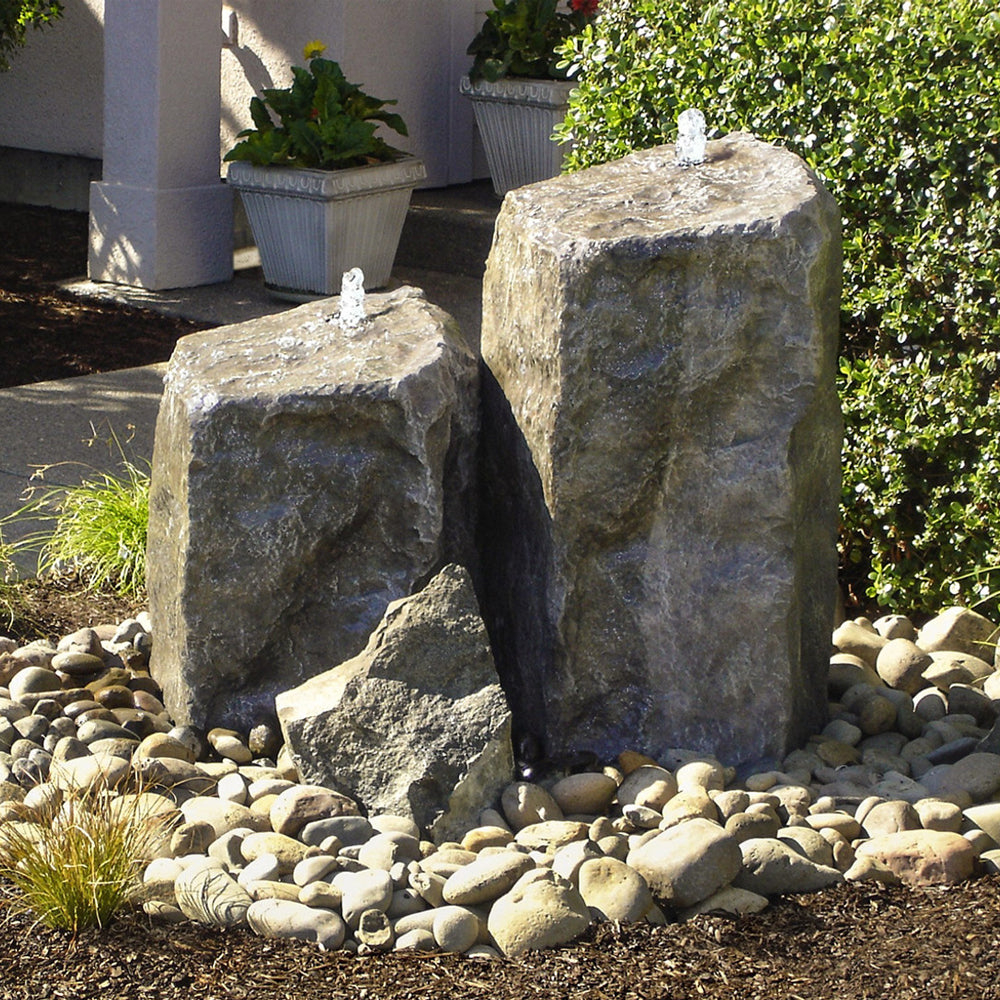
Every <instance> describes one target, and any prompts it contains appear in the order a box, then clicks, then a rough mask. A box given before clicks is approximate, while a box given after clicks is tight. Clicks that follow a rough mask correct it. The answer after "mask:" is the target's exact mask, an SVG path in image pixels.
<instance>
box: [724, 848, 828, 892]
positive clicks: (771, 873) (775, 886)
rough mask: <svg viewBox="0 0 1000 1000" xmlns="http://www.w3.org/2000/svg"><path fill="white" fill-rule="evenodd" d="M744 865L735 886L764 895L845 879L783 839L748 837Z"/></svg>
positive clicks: (805, 889) (823, 886)
mask: <svg viewBox="0 0 1000 1000" xmlns="http://www.w3.org/2000/svg"><path fill="white" fill-rule="evenodd" d="M740 850H741V851H742V854H743V867H742V868H741V869H740V871H739V874H738V875H737V876H736V877H735V878H734V879H733V885H735V886H737V887H738V888H740V889H748V890H749V891H750V892H756V893H758V894H759V895H761V896H778V895H782V894H784V893H795V892H818V891H819V890H820V889H826V888H827V887H828V886H831V885H837V884H838V883H840V882H842V881H843V880H844V877H843V875H841V873H840V872H839V871H837V869H836V868H829V867H827V866H825V865H818V864H816V863H815V862H813V861H810V860H809V859H808V858H806V857H804V856H803V855H801V854H800V853H799V852H798V851H796V850H795V849H794V848H792V847H791V846H789V845H788V844H787V843H785V842H784V841H783V840H771V839H759V840H745V841H743V843H742V844H740Z"/></svg>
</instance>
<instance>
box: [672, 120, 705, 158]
mask: <svg viewBox="0 0 1000 1000" xmlns="http://www.w3.org/2000/svg"><path fill="white" fill-rule="evenodd" d="M704 162H705V116H704V115H703V114H702V113H701V112H700V111H698V110H697V108H688V109H687V111H682V112H681V113H680V115H678V117H677V166H679V167H694V166H697V165H698V164H699V163H704Z"/></svg>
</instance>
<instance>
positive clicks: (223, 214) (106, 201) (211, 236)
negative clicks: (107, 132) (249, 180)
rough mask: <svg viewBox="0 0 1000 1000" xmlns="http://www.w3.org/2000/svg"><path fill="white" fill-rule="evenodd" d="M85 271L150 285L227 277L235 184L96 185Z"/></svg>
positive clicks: (94, 277) (153, 288)
mask: <svg viewBox="0 0 1000 1000" xmlns="http://www.w3.org/2000/svg"><path fill="white" fill-rule="evenodd" d="M87 273H88V275H89V276H90V278H91V279H92V280H94V281H108V282H113V283H114V284H116V285H132V286H135V287H138V288H148V289H150V290H151V291H156V290H157V289H162V288H190V287H192V286H195V285H211V284H215V283H216V282H221V281H229V280H230V279H231V278H232V276H233V193H232V191H230V190H229V188H227V187H226V185H225V184H222V183H221V182H220V183H218V184H207V185H201V186H198V187H186V188H173V189H166V190H156V189H154V188H142V187H135V186H133V185H129V184H115V183H107V182H103V181H98V182H95V183H93V184H91V186H90V255H89V260H88V264H87Z"/></svg>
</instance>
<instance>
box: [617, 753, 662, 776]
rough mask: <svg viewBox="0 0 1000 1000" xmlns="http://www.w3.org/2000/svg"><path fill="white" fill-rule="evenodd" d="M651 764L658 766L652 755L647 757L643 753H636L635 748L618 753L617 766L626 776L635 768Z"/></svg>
mask: <svg viewBox="0 0 1000 1000" xmlns="http://www.w3.org/2000/svg"><path fill="white" fill-rule="evenodd" d="M647 765H652V766H653V767H659V764H658V763H657V762H656V761H655V760H653V758H652V757H647V756H646V755H645V754H644V753H637V752H636V751H635V750H623V751H622V752H621V753H620V754H619V755H618V766H619V767H620V768H621V769H622V773H623V774H625V776H626V777H628V775H630V774H631V773H632V772H633V771H634V770H636V768H639V767H645V766H647Z"/></svg>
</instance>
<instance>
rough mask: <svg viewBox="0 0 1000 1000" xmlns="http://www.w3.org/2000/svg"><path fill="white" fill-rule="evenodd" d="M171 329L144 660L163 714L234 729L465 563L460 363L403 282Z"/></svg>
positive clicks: (459, 350)
mask: <svg viewBox="0 0 1000 1000" xmlns="http://www.w3.org/2000/svg"><path fill="white" fill-rule="evenodd" d="M336 307H337V301H336V300H323V301H320V302H315V303H310V304H308V305H305V306H301V307H300V308H298V309H293V310H290V311H288V312H285V313H281V314H279V315H278V316H273V317H266V318H264V319H259V320H253V321H251V322H248V323H243V324H240V325H238V326H232V327H224V328H221V329H217V330H212V331H208V332H205V333H199V334H195V335H192V336H190V337H186V338H184V339H183V340H182V341H181V342H180V343H179V344H178V346H177V349H176V350H175V351H174V354H173V357H172V358H171V362H170V368H169V370H168V373H167V377H166V387H165V392H164V396H163V401H162V403H161V406H160V413H159V418H158V420H157V427H156V444H155V448H154V455H153V481H152V488H151V495H150V521H149V600H150V607H151V611H152V614H153V617H154V619H155V620H156V622H157V633H158V635H159V636H161V637H162V638H161V639H160V640H159V641H158V642H157V644H156V650H155V653H154V662H153V664H152V670H153V673H154V675H155V676H156V677H157V679H158V680H159V682H160V684H161V686H162V688H163V693H164V696H165V700H166V704H167V707H168V708H169V710H170V712H171V714H172V716H173V717H174V720H175V721H176V722H177V723H178V724H186V723H194V724H196V725H202V726H204V725H206V724H207V723H208V722H209V721H211V722H212V723H213V724H216V725H233V726H238V727H239V728H242V729H244V730H246V729H248V728H250V725H251V724H252V723H253V722H254V721H256V716H258V715H260V714H261V712H262V711H267V710H269V709H270V708H271V705H272V703H273V700H274V696H275V694H277V692H279V691H282V690H284V689H286V688H288V687H290V686H292V685H294V684H298V683H301V682H302V681H304V680H306V679H307V678H309V677H312V676H314V675H315V674H318V673H320V672H321V671H323V670H328V669H329V668H330V667H331V666H332V665H334V664H337V663H341V662H343V661H344V660H347V659H349V658H350V657H352V656H355V655H356V654H357V653H358V652H360V650H361V649H362V648H363V647H364V645H365V642H366V640H367V638H368V635H369V633H370V632H371V630H372V629H373V628H374V626H375V625H376V624H377V623H378V621H379V618H380V617H381V615H382V613H383V612H384V611H385V608H386V606H387V605H388V603H389V602H390V601H391V600H395V599H397V598H399V597H403V596H405V595H406V594H409V593H411V592H412V590H413V589H414V587H415V586H416V585H418V584H419V582H421V581H422V580H426V579H427V578H428V576H429V575H430V574H431V573H433V572H435V571H436V570H437V569H439V568H440V567H441V566H442V565H444V563H445V562H448V561H452V560H456V561H463V562H464V561H467V560H468V559H469V558H470V546H469V544H468V534H469V523H470V522H469V519H468V516H467V515H468V510H467V507H466V503H467V500H468V499H469V497H470V493H469V491H468V489H467V488H468V487H469V486H470V483H471V481H472V477H473V475H474V450H475V446H474V433H475V426H476V409H477V379H478V373H477V366H476V361H475V358H474V356H473V355H472V353H471V352H470V351H469V349H468V348H467V346H466V345H465V343H464V342H463V341H462V339H461V335H460V334H459V332H458V330H457V328H456V327H455V325H454V323H453V321H451V320H450V318H449V317H448V316H447V315H446V314H445V313H443V312H442V311H441V310H440V309H438V308H437V307H436V306H432V305H430V304H429V303H428V302H426V301H425V300H424V299H423V298H422V296H421V295H420V294H419V293H418V292H416V291H415V290H413V289H408V288H402V289H399V290H397V291H395V292H392V293H389V294H385V295H372V296H369V297H368V319H367V321H366V322H365V323H364V324H363V325H362V326H361V327H360V329H358V330H356V331H345V330H343V329H341V328H340V326H339V325H338V324H337V323H336V322H333V321H329V317H330V315H331V314H332V313H333V311H334V310H335V309H336Z"/></svg>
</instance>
